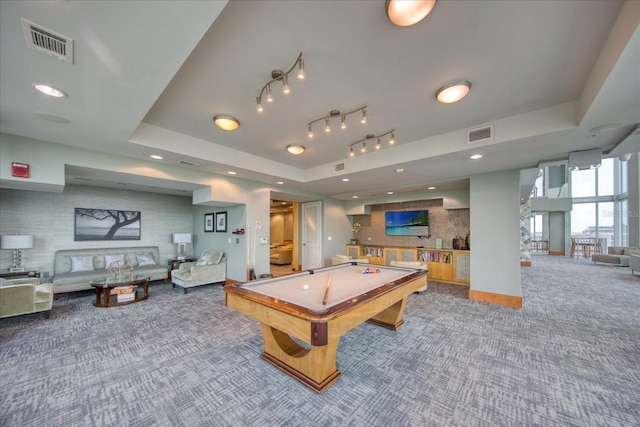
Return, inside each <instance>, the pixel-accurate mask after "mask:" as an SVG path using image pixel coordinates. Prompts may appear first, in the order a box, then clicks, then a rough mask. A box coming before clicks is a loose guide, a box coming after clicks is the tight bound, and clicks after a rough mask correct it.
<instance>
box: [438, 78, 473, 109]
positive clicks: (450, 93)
mask: <svg viewBox="0 0 640 427" xmlns="http://www.w3.org/2000/svg"><path fill="white" fill-rule="evenodd" d="M469 90H471V83H469V82H468V81H466V80H458V81H455V82H453V83H449V84H447V85H444V86H442V87H441V88H440V89H438V91H437V92H436V99H437V100H438V101H440V102H442V103H443V104H451V103H454V102H458V101H460V100H461V99H462V98H464V97H465V96H467V94H468V93H469Z"/></svg>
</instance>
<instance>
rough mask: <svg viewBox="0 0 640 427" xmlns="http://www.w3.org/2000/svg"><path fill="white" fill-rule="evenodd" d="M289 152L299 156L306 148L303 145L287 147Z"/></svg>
mask: <svg viewBox="0 0 640 427" xmlns="http://www.w3.org/2000/svg"><path fill="white" fill-rule="evenodd" d="M287 151H288V152H289V153H291V154H295V155H296V156H297V155H298V154H302V153H303V152H304V147H303V146H302V145H287Z"/></svg>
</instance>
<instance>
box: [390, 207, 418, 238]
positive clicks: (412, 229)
mask: <svg viewBox="0 0 640 427" xmlns="http://www.w3.org/2000/svg"><path fill="white" fill-rule="evenodd" d="M384 224H385V233H386V235H387V236H428V235H429V211H428V210H419V211H402V212H385V213H384Z"/></svg>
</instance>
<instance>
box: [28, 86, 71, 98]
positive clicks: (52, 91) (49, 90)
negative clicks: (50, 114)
mask: <svg viewBox="0 0 640 427" xmlns="http://www.w3.org/2000/svg"><path fill="white" fill-rule="evenodd" d="M33 88H34V89H35V90H37V91H38V92H42V93H44V94H45V95H49V96H53V97H54V98H66V96H67V94H66V93H64V91H62V90H60V89H56V88H55V87H51V86H48V85H45V84H42V83H34V84H33Z"/></svg>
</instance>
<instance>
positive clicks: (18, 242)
mask: <svg viewBox="0 0 640 427" xmlns="http://www.w3.org/2000/svg"><path fill="white" fill-rule="evenodd" d="M0 247H1V248H2V249H30V248H32V247H33V236H30V235H27V234H13V235H10V234H8V235H5V236H2V237H1V238H0Z"/></svg>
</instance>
